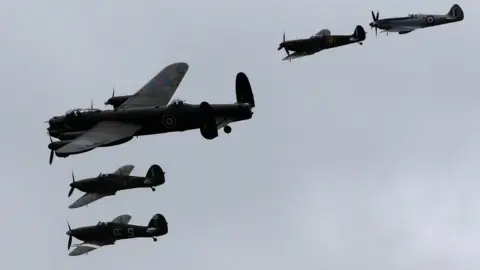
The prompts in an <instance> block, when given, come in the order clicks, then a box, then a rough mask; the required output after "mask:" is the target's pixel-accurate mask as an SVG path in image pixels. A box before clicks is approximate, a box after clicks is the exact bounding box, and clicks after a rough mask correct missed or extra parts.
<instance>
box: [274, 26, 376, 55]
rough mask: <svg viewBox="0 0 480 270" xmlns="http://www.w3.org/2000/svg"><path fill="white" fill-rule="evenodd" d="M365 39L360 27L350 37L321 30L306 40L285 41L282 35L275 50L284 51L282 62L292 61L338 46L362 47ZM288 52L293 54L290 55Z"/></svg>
mask: <svg viewBox="0 0 480 270" xmlns="http://www.w3.org/2000/svg"><path fill="white" fill-rule="evenodd" d="M365 38H366V34H365V29H363V27H362V26H361V25H357V27H355V31H354V32H353V34H352V35H332V34H331V33H330V30H328V29H323V30H321V31H319V32H318V33H316V34H315V35H313V36H311V37H310V38H306V39H295V40H285V33H284V34H283V42H282V43H280V45H279V46H278V49H277V50H281V49H284V50H285V52H286V53H287V56H286V57H285V58H283V59H282V60H284V61H285V60H289V61H291V60H292V59H295V58H299V57H303V56H307V55H312V54H315V53H317V52H319V51H322V50H326V49H331V48H335V47H339V46H345V45H348V44H352V43H358V44H360V45H362V44H363V43H362V41H364V40H365ZM290 51H293V52H294V53H292V54H290Z"/></svg>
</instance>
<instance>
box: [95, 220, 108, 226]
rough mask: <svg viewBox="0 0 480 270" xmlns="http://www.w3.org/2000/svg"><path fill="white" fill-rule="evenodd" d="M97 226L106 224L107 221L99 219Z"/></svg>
mask: <svg viewBox="0 0 480 270" xmlns="http://www.w3.org/2000/svg"><path fill="white" fill-rule="evenodd" d="M97 226H99V227H100V226H107V222H104V221H99V222H98V223H97Z"/></svg>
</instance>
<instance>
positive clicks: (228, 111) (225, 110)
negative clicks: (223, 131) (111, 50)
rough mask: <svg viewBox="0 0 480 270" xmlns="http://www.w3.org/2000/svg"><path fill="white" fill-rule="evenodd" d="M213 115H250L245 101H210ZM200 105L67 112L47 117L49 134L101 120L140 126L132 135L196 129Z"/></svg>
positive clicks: (84, 127) (82, 128)
mask: <svg viewBox="0 0 480 270" xmlns="http://www.w3.org/2000/svg"><path fill="white" fill-rule="evenodd" d="M210 106H211V108H212V109H213V112H214V116H215V117H216V118H225V119H233V121H232V122H237V121H243V120H247V119H250V118H251V117H252V115H253V112H252V108H251V106H249V105H248V104H211V105H210ZM201 119H202V116H201V110H200V105H192V104H187V103H181V104H172V105H169V106H164V107H154V108H139V109H130V110H117V111H114V110H108V111H94V112H85V113H79V114H76V115H75V114H67V115H64V116H57V117H53V118H52V119H50V120H49V125H50V126H49V127H48V132H49V134H50V136H52V137H55V138H59V137H60V136H61V135H62V134H66V133H72V132H76V134H75V136H72V137H76V136H79V135H81V134H82V131H88V130H89V129H91V128H92V127H94V126H95V125H96V124H97V123H99V122H102V121H118V122H123V123H131V124H137V125H142V126H143V127H142V129H141V130H139V131H138V132H137V133H136V134H135V136H141V135H151V134H159V133H167V132H174V131H185V130H191V129H198V128H200V126H201V124H202V121H201Z"/></svg>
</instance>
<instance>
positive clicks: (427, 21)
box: [370, 4, 464, 35]
mask: <svg viewBox="0 0 480 270" xmlns="http://www.w3.org/2000/svg"><path fill="white" fill-rule="evenodd" d="M379 16H380V14H379V12H378V11H377V14H376V15H375V14H374V13H373V11H372V18H373V21H372V22H371V23H370V27H371V28H375V34H377V33H378V32H377V31H378V29H382V30H383V31H382V32H381V33H383V32H386V33H387V35H388V33H389V32H396V33H398V34H400V35H404V34H408V33H410V32H412V31H414V30H417V29H420V28H427V27H432V26H438V25H442V24H447V23H454V22H459V21H462V20H463V18H464V14H463V10H462V8H461V7H460V6H459V5H458V4H455V5H453V6H452V7H451V8H450V10H449V11H448V13H447V14H445V15H443V14H440V15H439V14H409V15H408V16H406V17H393V18H385V19H380V18H379Z"/></svg>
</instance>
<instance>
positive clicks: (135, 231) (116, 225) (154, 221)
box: [67, 214, 168, 256]
mask: <svg viewBox="0 0 480 270" xmlns="http://www.w3.org/2000/svg"><path fill="white" fill-rule="evenodd" d="M131 218H132V217H131V216H130V215H121V216H118V217H116V218H114V219H113V220H112V221H110V222H102V221H100V222H98V223H97V225H94V226H85V227H79V228H75V229H72V228H71V227H70V224H68V222H67V225H68V231H67V235H68V236H69V237H68V250H70V247H72V246H73V247H75V249H74V250H72V251H71V252H70V253H69V254H68V255H70V256H78V255H83V254H87V253H89V252H91V251H93V250H96V249H98V248H100V247H103V246H108V245H114V244H115V242H116V241H118V240H124V239H131V238H152V239H153V241H155V242H156V241H157V237H159V236H162V235H165V234H167V233H168V224H167V220H166V219H165V217H164V216H163V215H162V214H155V215H154V216H153V217H152V218H151V219H150V222H149V223H148V226H140V225H132V224H129V222H130V219H131ZM73 237H75V238H77V239H78V240H80V241H83V242H82V243H80V244H73V245H72V238H73Z"/></svg>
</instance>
